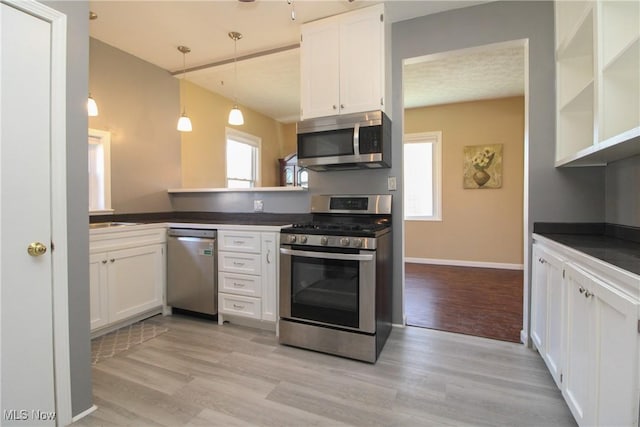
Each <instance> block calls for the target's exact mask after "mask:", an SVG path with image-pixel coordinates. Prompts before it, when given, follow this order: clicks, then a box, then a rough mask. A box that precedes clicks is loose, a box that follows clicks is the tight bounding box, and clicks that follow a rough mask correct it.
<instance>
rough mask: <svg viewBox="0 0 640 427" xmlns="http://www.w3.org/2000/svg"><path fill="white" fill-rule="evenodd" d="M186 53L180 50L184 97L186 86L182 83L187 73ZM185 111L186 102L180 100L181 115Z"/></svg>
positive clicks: (185, 95)
mask: <svg viewBox="0 0 640 427" xmlns="http://www.w3.org/2000/svg"><path fill="white" fill-rule="evenodd" d="M186 60H187V53H186V52H182V85H183V86H184V97H185V98H186V97H187V86H186V85H185V84H184V78H185V76H186V75H187V62H186ZM186 112H187V107H186V102H185V101H183V102H182V115H183V116H184V115H185V114H186Z"/></svg>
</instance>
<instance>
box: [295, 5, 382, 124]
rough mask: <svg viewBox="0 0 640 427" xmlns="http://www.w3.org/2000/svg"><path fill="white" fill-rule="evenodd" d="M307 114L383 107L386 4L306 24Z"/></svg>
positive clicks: (304, 81) (304, 108) (303, 77)
mask: <svg viewBox="0 0 640 427" xmlns="http://www.w3.org/2000/svg"><path fill="white" fill-rule="evenodd" d="M300 64H301V73H300V75H301V81H302V88H301V109H302V111H301V116H302V118H303V119H309V118H313V117H324V116H333V115H336V114H348V113H355V112H363V111H371V110H384V109H385V108H384V107H385V106H384V100H385V92H384V88H385V84H384V78H385V66H386V62H385V23H384V5H382V4H379V5H376V6H372V7H367V8H363V9H358V10H355V11H353V12H348V13H345V14H342V15H337V16H332V17H329V18H325V19H321V20H318V21H314V22H310V23H307V24H303V25H302V36H301V48H300Z"/></svg>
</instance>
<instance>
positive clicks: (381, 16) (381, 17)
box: [380, 13, 384, 22]
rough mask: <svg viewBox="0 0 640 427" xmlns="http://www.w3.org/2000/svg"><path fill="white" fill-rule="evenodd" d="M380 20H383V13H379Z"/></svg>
mask: <svg viewBox="0 0 640 427" xmlns="http://www.w3.org/2000/svg"><path fill="white" fill-rule="evenodd" d="M380 22H384V14H383V13H381V14H380Z"/></svg>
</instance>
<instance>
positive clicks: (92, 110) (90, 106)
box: [87, 93, 98, 117]
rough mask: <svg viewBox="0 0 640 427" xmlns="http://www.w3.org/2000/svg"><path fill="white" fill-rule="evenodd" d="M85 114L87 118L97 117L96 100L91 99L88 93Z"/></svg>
mask: <svg viewBox="0 0 640 427" xmlns="http://www.w3.org/2000/svg"><path fill="white" fill-rule="evenodd" d="M87 113H88V114H89V117H96V116H97V115H98V104H96V100H95V99H93V98H92V97H91V93H89V99H87Z"/></svg>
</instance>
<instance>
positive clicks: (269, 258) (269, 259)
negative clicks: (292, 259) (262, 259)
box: [267, 249, 271, 264]
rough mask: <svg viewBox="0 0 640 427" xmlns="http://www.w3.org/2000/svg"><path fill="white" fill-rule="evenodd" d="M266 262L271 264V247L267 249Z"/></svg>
mask: <svg viewBox="0 0 640 427" xmlns="http://www.w3.org/2000/svg"><path fill="white" fill-rule="evenodd" d="M267 264H271V249H269V250H268V251H267Z"/></svg>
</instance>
